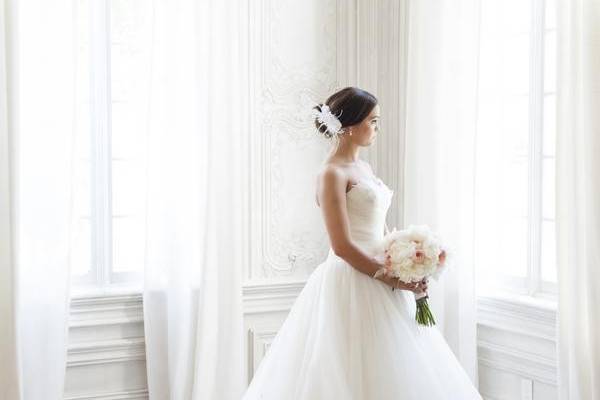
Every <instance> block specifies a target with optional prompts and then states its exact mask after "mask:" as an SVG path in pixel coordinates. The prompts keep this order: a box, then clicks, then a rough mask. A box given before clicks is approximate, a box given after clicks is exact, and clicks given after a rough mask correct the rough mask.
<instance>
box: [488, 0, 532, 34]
mask: <svg viewBox="0 0 600 400" xmlns="http://www.w3.org/2000/svg"><path fill="white" fill-rule="evenodd" d="M493 2H494V3H497V4H498V5H499V6H500V7H502V8H503V14H502V15H503V18H502V25H503V27H504V29H505V32H506V33H509V34H511V33H528V32H529V31H530V27H531V0H502V1H493ZM488 3H489V1H488ZM491 17H493V18H496V19H499V18H498V14H491Z"/></svg>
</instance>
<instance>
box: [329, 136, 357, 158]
mask: <svg viewBox="0 0 600 400" xmlns="http://www.w3.org/2000/svg"><path fill="white" fill-rule="evenodd" d="M359 153H360V146H358V145H356V144H354V143H352V142H351V141H350V140H340V143H339V145H338V146H337V148H335V149H334V150H333V151H332V155H335V156H337V157H338V158H340V159H342V160H344V161H346V162H349V163H353V162H356V161H357V160H358V156H359Z"/></svg>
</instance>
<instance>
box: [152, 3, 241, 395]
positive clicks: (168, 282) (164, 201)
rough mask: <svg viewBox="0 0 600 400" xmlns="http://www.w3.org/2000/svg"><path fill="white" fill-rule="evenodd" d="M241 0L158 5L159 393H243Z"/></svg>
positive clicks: (155, 288) (155, 337) (155, 347)
mask: <svg viewBox="0 0 600 400" xmlns="http://www.w3.org/2000/svg"><path fill="white" fill-rule="evenodd" d="M243 7H244V5H243V4H241V3H240V2H237V1H234V0H225V1H195V0H176V1H172V0H168V1H167V0H157V1H155V2H154V11H153V14H154V22H153V28H152V29H153V34H152V41H153V44H152V47H153V60H152V78H151V87H150V93H151V94H150V103H149V126H148V136H147V140H148V142H147V155H148V157H147V163H148V164H147V167H148V169H147V182H148V193H147V231H146V232H147V237H146V262H145V264H146V265H145V289H144V325H145V335H146V352H147V370H148V385H149V393H150V398H151V399H157V400H159V399H160V400H163V399H176V400H186V399H219V400H227V399H232V400H233V399H236V400H237V399H239V398H241V395H242V392H243V390H244V388H245V384H244V383H245V382H243V375H244V374H243V371H244V369H243V366H244V356H243V319H242V302H241V279H242V265H241V260H242V255H243V252H245V251H246V248H245V246H246V244H245V243H247V240H244V238H245V232H246V230H247V225H246V223H247V221H245V220H244V219H243V218H244V217H246V216H247V214H246V213H243V212H242V211H243V208H244V206H245V205H246V204H247V201H248V199H247V198H246V195H247V191H246V190H245V186H244V184H245V182H246V178H247V177H246V175H245V173H244V171H243V170H242V166H244V165H246V161H245V158H246V157H247V151H248V149H249V145H248V139H247V126H248V124H249V120H248V115H249V114H248V111H247V106H246V104H245V103H244V101H245V98H246V97H247V96H245V94H246V93H247V91H248V85H247V80H246V77H245V74H246V73H247V71H248V65H247V57H246V54H245V52H246V48H245V47H244V45H245V43H246V40H247V39H246V35H247V30H246V29H244V28H245V26H246V20H245V19H244V18H243V16H244V15H246V13H245V10H244V8H243Z"/></svg>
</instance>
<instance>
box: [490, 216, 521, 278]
mask: <svg viewBox="0 0 600 400" xmlns="http://www.w3.org/2000/svg"><path fill="white" fill-rule="evenodd" d="M527 229H528V223H527V219H525V218H510V219H507V220H506V221H505V222H504V223H503V224H502V238H501V242H500V243H501V244H500V251H499V252H498V253H496V254H497V255H498V258H499V261H500V264H499V265H498V266H497V267H496V268H497V271H498V272H500V273H501V274H506V275H510V276H516V277H523V278H524V277H525V276H526V275H527V264H528V263H527V254H528V253H527V248H528V247H529V246H528V243H527Z"/></svg>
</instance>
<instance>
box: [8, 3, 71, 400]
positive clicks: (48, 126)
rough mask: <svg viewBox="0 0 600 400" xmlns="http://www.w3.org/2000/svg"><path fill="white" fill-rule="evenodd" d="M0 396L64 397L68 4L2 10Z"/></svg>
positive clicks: (68, 197)
mask: <svg viewBox="0 0 600 400" xmlns="http://www.w3.org/2000/svg"><path fill="white" fill-rule="evenodd" d="M0 28H1V31H0V155H1V157H0V196H1V197H0V201H1V204H0V205H1V208H0V224H1V225H0V250H1V252H0V289H1V290H0V320H1V321H2V323H1V324H0V325H1V328H0V355H1V358H0V360H1V362H0V394H1V395H2V399H10V400H13V399H26V400H30V399H31V400H34V399H36V400H37V399H40V400H42V399H44V400H46V399H53V400H54V399H61V398H62V397H63V385H64V377H65V362H66V341H67V317H68V300H69V293H68V286H69V285H68V284H69V255H70V239H71V193H72V190H71V181H72V169H71V165H72V150H73V138H74V136H73V133H74V129H73V119H74V113H73V111H74V97H73V92H74V88H73V82H74V78H73V76H74V71H73V62H72V60H73V57H74V54H73V51H74V47H75V46H74V43H75V42H74V36H73V10H72V5H71V4H70V2H62V3H57V2H52V3H50V2H46V1H36V0H23V1H20V2H18V4H17V2H13V1H10V0H3V1H1V2H0Z"/></svg>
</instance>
